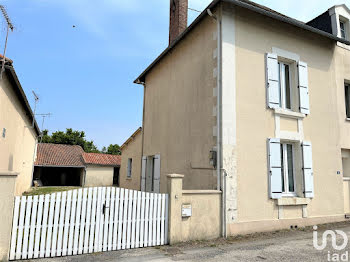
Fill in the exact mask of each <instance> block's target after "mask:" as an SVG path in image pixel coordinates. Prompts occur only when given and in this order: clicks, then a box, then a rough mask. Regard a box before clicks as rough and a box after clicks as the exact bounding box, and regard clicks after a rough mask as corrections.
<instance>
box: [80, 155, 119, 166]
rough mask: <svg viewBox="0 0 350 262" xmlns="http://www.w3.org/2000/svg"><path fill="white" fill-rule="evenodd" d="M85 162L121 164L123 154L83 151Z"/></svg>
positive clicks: (107, 164) (109, 164)
mask: <svg viewBox="0 0 350 262" xmlns="http://www.w3.org/2000/svg"><path fill="white" fill-rule="evenodd" d="M83 159H84V162H85V164H90V165H103V166H120V163H121V156H118V155H109V154H99V153H83Z"/></svg>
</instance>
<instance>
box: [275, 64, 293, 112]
mask: <svg viewBox="0 0 350 262" xmlns="http://www.w3.org/2000/svg"><path fill="white" fill-rule="evenodd" d="M290 67H291V66H290V65H289V64H286V63H282V62H278V69H279V89H280V103H279V105H280V107H281V108H284V109H292V90H291V88H292V85H291V70H290Z"/></svg>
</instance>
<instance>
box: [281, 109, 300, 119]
mask: <svg viewBox="0 0 350 262" xmlns="http://www.w3.org/2000/svg"><path fill="white" fill-rule="evenodd" d="M275 114H276V115H280V116H286V117H290V118H295V119H303V118H305V114H302V113H299V112H293V111H290V110H286V109H282V108H275Z"/></svg>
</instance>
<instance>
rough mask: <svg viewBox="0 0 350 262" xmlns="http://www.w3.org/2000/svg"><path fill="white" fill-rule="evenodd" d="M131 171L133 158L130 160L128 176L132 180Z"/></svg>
mask: <svg viewBox="0 0 350 262" xmlns="http://www.w3.org/2000/svg"><path fill="white" fill-rule="evenodd" d="M131 171H132V158H129V159H128V170H127V174H126V176H127V177H128V178H131Z"/></svg>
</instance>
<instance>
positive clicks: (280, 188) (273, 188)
mask: <svg viewBox="0 0 350 262" xmlns="http://www.w3.org/2000/svg"><path fill="white" fill-rule="evenodd" d="M268 151H269V160H268V161H269V180H270V184H269V193H270V197H271V198H272V199H279V198H282V197H296V196H299V197H306V198H313V197H314V182H313V180H314V179H313V167H312V146H311V142H307V141H303V142H302V143H301V144H300V143H299V141H295V142H290V141H288V142H287V141H281V140H280V139H279V138H270V139H269V150H268Z"/></svg>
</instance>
